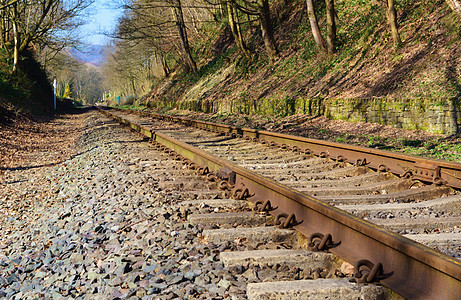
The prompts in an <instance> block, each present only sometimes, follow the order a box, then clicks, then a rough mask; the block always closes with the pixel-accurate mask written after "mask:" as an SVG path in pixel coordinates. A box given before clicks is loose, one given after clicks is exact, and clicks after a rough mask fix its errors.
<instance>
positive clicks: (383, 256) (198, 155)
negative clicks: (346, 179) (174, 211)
mask: <svg viewBox="0 0 461 300" xmlns="http://www.w3.org/2000/svg"><path fill="white" fill-rule="evenodd" d="M106 113H107V114H110V113H109V112H106ZM117 119H118V120H119V121H120V122H123V123H125V124H127V125H129V126H130V127H131V128H133V129H135V130H138V131H139V132H141V133H143V134H144V135H146V136H147V137H149V138H152V139H154V140H155V141H157V142H159V143H161V144H163V145H165V146H167V147H169V148H171V149H173V150H175V151H176V152H178V153H179V154H181V155H182V156H184V157H187V158H188V159H190V160H192V161H193V162H195V163H196V164H198V165H200V166H202V167H208V168H209V169H210V170H211V171H218V170H220V169H223V168H226V169H230V170H232V171H233V172H235V174H236V178H235V181H236V185H237V186H239V185H240V186H245V187H246V188H248V189H249V190H250V191H251V193H252V194H254V196H253V197H252V198H251V201H258V200H261V201H264V200H268V199H270V200H271V202H272V203H273V205H274V206H278V209H277V210H275V211H273V212H272V213H273V214H279V213H280V212H283V213H286V214H295V215H296V217H297V219H298V220H302V221H303V222H302V223H301V224H300V225H298V226H296V230H298V231H299V232H300V233H301V234H303V235H305V236H309V235H311V234H313V233H316V232H322V233H325V234H327V233H329V234H331V235H332V237H333V239H334V241H335V242H339V245H337V247H334V248H332V249H330V251H331V252H333V253H335V254H337V255H338V256H339V257H341V258H343V259H345V260H346V261H349V262H351V263H355V262H357V261H358V260H362V259H367V260H370V261H372V262H375V263H381V264H382V265H383V269H384V273H385V275H386V276H387V277H385V278H383V279H382V280H381V283H383V284H384V285H386V286H388V287H389V288H391V289H392V290H394V291H395V292H397V293H399V294H401V295H402V296H404V297H406V298H411V299H418V298H420V299H422V298H425V299H435V298H439V299H457V297H458V296H459V295H461V262H460V261H459V260H456V259H454V258H452V257H450V256H447V255H445V254H442V253H440V252H437V251H435V250H433V249H431V248H428V247H426V246H424V245H422V244H419V243H417V242H414V241H412V240H410V239H408V238H405V237H403V236H400V235H398V234H396V233H393V232H390V231H388V230H385V229H384V228H381V227H379V226H377V225H375V224H373V223H371V222H368V221H365V220H363V219H360V218H358V217H355V216H353V215H351V214H349V213H347V212H345V211H342V210H340V209H338V208H336V207H333V206H330V205H328V204H326V203H323V202H321V201H319V200H317V199H315V198H312V197H309V196H307V195H305V194H302V193H300V192H298V191H296V190H294V189H291V188H289V187H286V186H283V185H281V184H279V183H277V182H274V181H272V180H269V179H267V178H265V177H263V176H261V175H258V174H256V173H253V172H251V171H249V170H247V169H245V168H242V167H239V166H237V165H234V164H232V163H230V162H228V161H225V160H222V159H219V158H217V157H214V156H213V155H211V154H209V153H207V152H205V151H202V150H200V149H197V148H195V147H193V146H191V145H189V144H186V143H183V142H181V141H177V140H175V139H174V138H172V137H170V136H167V135H165V134H162V133H159V132H152V131H149V130H148V129H147V128H144V127H142V126H140V125H136V126H135V125H131V122H129V121H127V120H124V119H123V118H120V117H117ZM122 120H123V121H122ZM228 130H230V128H228ZM250 131H252V132H253V133H258V132H257V131H254V130H250ZM270 134H272V133H270ZM276 135H277V134H275V135H273V136H276ZM341 145H342V144H341Z"/></svg>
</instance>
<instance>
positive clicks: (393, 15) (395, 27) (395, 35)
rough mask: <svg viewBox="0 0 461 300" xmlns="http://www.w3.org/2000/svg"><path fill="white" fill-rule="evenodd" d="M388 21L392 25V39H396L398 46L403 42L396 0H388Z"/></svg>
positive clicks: (396, 45) (395, 43)
mask: <svg viewBox="0 0 461 300" xmlns="http://www.w3.org/2000/svg"><path fill="white" fill-rule="evenodd" d="M386 15H387V21H388V23H389V26H390V27H391V34H392V39H393V40H394V46H395V47H398V46H400V45H401V44H402V40H401V39H400V34H399V24H398V23H397V11H396V9H395V3H394V0H387V11H386Z"/></svg>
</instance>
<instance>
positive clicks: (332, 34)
mask: <svg viewBox="0 0 461 300" xmlns="http://www.w3.org/2000/svg"><path fill="white" fill-rule="evenodd" d="M325 4H326V6H327V47H328V53H334V52H335V51H336V20H335V16H336V12H335V1H334V0H325Z"/></svg>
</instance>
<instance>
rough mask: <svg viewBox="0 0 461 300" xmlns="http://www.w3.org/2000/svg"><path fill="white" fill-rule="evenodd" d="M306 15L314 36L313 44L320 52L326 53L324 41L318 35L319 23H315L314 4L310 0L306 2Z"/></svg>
mask: <svg viewBox="0 0 461 300" xmlns="http://www.w3.org/2000/svg"><path fill="white" fill-rule="evenodd" d="M306 2H307V14H308V16H309V22H310V23H311V28H312V35H313V36H314V40H315V43H316V44H317V47H319V49H320V51H322V52H326V51H327V47H326V44H325V40H324V39H323V37H322V34H321V33H320V28H319V23H318V22H317V17H316V15H315V9H314V3H313V1H312V0H307V1H306Z"/></svg>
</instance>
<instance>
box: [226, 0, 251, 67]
mask: <svg viewBox="0 0 461 300" xmlns="http://www.w3.org/2000/svg"><path fill="white" fill-rule="evenodd" d="M222 5H225V6H226V7H227V17H228V21H229V26H230V29H231V32H232V35H233V36H234V40H235V43H236V44H237V47H238V48H239V50H240V52H241V53H242V54H243V55H244V56H245V57H246V58H250V56H251V54H250V50H249V49H248V47H247V45H246V43H245V41H244V39H243V34H242V30H241V27H240V21H239V17H238V11H237V6H236V5H235V2H233V1H223V4H222Z"/></svg>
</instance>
